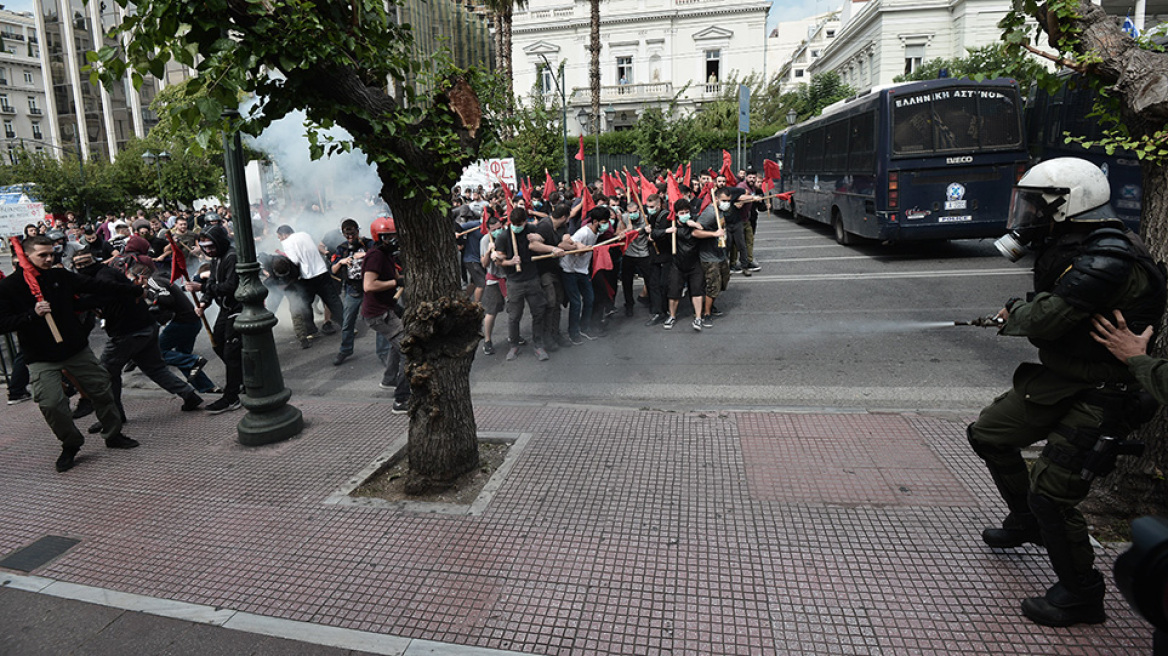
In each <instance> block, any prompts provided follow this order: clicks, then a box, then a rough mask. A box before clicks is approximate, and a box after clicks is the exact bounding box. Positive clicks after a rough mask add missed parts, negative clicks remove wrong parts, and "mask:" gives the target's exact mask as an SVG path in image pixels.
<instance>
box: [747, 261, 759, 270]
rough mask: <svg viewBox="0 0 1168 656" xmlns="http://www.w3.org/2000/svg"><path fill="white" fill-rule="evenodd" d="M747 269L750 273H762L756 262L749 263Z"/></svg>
mask: <svg viewBox="0 0 1168 656" xmlns="http://www.w3.org/2000/svg"><path fill="white" fill-rule="evenodd" d="M749 269H750V270H751V271H762V267H760V266H759V265H758V262H751V263H750V266H749Z"/></svg>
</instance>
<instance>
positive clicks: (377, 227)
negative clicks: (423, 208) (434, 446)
mask: <svg viewBox="0 0 1168 656" xmlns="http://www.w3.org/2000/svg"><path fill="white" fill-rule="evenodd" d="M370 232H371V233H372V234H373V239H374V243H375V245H374V247H373V248H372V249H371V250H369V251H368V253H366V255H365V259H364V264H363V268H362V274H361V276H362V281H363V287H364V291H365V295H364V297H363V298H362V301H361V318H363V319H364V320H365V323H367V324H368V325H369V327H370V328H372V329H373V330H374V331H376V332H377V333H378V334H379V335H382V336H384V337H385V339H386V340H388V341H389V344H390V353H389V357H388V358H387V359H386V363H385V371H384V372H383V373H382V374H381V383H380V384H379V386H380V387H381V389H391V390H393V406H392V408H391V409H390V411H391V412H392V413H393V414H398V415H400V414H405V413H406V412H408V411H409V404H410V382H409V379H408V378H407V377H406V371H405V358H404V357H402V352H401V339H402V332H403V330H404V326H403V325H402V322H401V318H400V317H399V316H398V314H397V296H398V290H399V289H401V272H400V271H399V269H398V265H397V262H396V261H395V260H394V257H393V252H394V250H396V246H395V244H394V241H395V240H396V239H397V227H396V226H395V225H394V221H393V219H392V218H388V217H382V218H379V219H377V220H376V221H374V222H373V226H372V227H371V228H370Z"/></svg>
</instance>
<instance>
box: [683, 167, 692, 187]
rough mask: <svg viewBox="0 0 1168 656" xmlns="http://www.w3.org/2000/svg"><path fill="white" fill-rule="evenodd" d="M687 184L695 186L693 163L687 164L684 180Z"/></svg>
mask: <svg viewBox="0 0 1168 656" xmlns="http://www.w3.org/2000/svg"><path fill="white" fill-rule="evenodd" d="M682 182H683V183H685V184H687V185H688V184H693V168H692V163H691V162H686V163H685V178H684V179H683V180H682Z"/></svg>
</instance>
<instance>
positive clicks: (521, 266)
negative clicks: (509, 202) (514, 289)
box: [507, 221, 523, 273]
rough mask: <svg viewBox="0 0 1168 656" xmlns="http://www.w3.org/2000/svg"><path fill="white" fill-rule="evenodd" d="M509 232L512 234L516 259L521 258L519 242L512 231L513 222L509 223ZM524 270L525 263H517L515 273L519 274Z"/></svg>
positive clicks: (512, 244) (512, 247) (512, 245)
mask: <svg viewBox="0 0 1168 656" xmlns="http://www.w3.org/2000/svg"><path fill="white" fill-rule="evenodd" d="M507 232H510V233H511V250H513V251H515V257H516V258H517V259H518V257H519V241H518V240H517V239H516V238H515V231H514V230H512V229H511V222H510V221H508V222H507ZM522 270H523V263H522V262H516V263H515V272H516V273H518V272H520V271H522Z"/></svg>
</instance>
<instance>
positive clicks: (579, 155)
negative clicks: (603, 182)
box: [576, 135, 584, 162]
mask: <svg viewBox="0 0 1168 656" xmlns="http://www.w3.org/2000/svg"><path fill="white" fill-rule="evenodd" d="M576 160H577V161H580V162H583V161H584V135H580V150H579V152H577V153H576Z"/></svg>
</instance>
